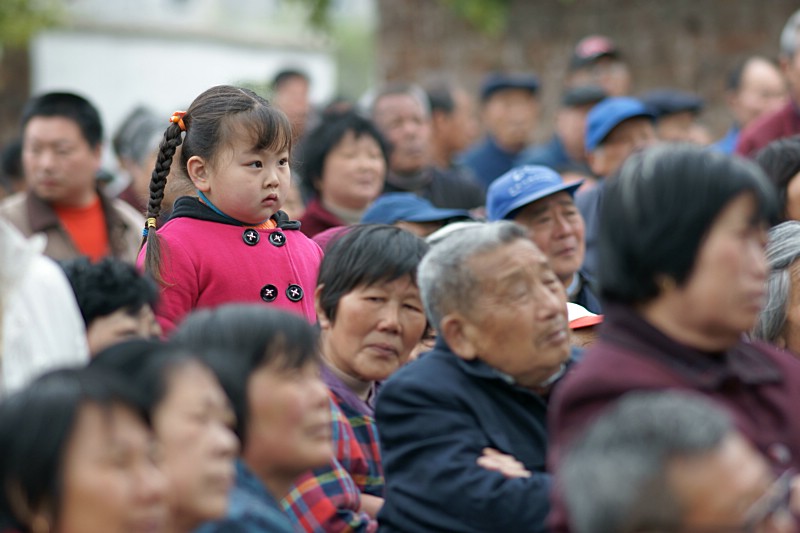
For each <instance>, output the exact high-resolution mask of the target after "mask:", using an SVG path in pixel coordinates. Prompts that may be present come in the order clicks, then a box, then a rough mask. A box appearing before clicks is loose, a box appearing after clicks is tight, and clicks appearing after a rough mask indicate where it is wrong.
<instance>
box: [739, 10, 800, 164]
mask: <svg viewBox="0 0 800 533" xmlns="http://www.w3.org/2000/svg"><path fill="white" fill-rule="evenodd" d="M780 65H781V71H783V75H784V76H785V77H786V82H787V85H788V88H789V99H788V100H787V101H786V102H785V103H784V104H783V105H782V106H781V107H780V108H779V109H778V110H777V111H773V112H771V113H766V114H764V115H762V116H760V117H759V118H758V119H756V120H754V121H753V122H752V123H751V124H750V125H749V126H747V127H746V128H745V129H743V130H742V133H741V135H739V139H738V141H737V142H736V153H737V154H740V155H744V156H749V157H752V156H753V155H755V153H756V152H758V151H759V150H760V149H761V148H763V147H765V146H766V145H768V144H769V143H770V142H772V141H774V140H775V139H780V138H782V137H789V136H792V135H797V134H798V133H800V107H798V106H800V10H798V11H796V12H795V13H794V15H792V16H791V17H789V20H788V21H787V22H786V25H785V26H784V27H783V31H782V32H781V51H780Z"/></svg>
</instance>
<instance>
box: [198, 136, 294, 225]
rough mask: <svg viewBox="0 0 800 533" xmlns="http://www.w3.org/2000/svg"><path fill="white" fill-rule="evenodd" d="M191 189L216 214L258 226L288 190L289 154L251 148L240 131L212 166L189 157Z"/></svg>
mask: <svg viewBox="0 0 800 533" xmlns="http://www.w3.org/2000/svg"><path fill="white" fill-rule="evenodd" d="M187 167H188V171H189V176H190V177H191V178H192V182H193V183H194V185H195V187H197V189H199V190H200V191H202V192H203V193H204V194H205V195H206V197H207V198H208V199H209V200H210V201H211V203H213V204H214V205H215V206H216V207H217V208H218V209H219V210H220V211H222V212H223V213H225V214H226V215H228V216H230V217H233V218H235V219H236V220H239V221H241V222H244V223H246V224H260V223H261V222H264V221H265V220H267V219H268V218H269V217H271V216H272V215H274V214H275V213H276V212H277V211H278V209H280V208H281V206H282V205H283V202H285V201H286V197H287V196H288V195H289V189H290V187H291V179H292V175H291V171H290V169H289V151H288V150H285V151H282V152H272V151H270V150H267V149H257V148H254V147H253V142H252V139H250V138H249V136H248V135H246V134H244V133H243V132H239V133H236V134H234V135H233V139H232V143H231V145H230V147H229V148H227V149H225V150H223V153H222V154H220V157H219V160H218V161H215V162H214V164H213V165H212V164H210V162H208V161H204V160H203V159H202V158H200V157H198V156H192V157H191V158H190V159H189V161H188V163H187Z"/></svg>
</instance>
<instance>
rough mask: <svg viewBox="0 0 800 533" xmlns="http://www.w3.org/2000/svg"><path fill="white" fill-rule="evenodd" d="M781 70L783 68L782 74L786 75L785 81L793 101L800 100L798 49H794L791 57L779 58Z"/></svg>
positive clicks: (799, 56) (799, 55)
mask: <svg viewBox="0 0 800 533" xmlns="http://www.w3.org/2000/svg"><path fill="white" fill-rule="evenodd" d="M781 70H783V75H784V76H786V82H787V83H788V85H789V95H790V96H791V97H792V99H793V100H794V101H795V102H798V101H800V53H798V50H795V53H794V55H793V56H792V57H784V58H782V59H781Z"/></svg>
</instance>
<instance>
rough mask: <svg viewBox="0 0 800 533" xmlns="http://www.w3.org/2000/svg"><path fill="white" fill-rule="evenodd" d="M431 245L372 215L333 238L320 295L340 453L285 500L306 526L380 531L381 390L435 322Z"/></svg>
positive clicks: (323, 346) (325, 357) (325, 372)
mask: <svg viewBox="0 0 800 533" xmlns="http://www.w3.org/2000/svg"><path fill="white" fill-rule="evenodd" d="M426 250H427V245H426V244H425V242H424V241H423V240H422V239H420V238H418V237H416V236H414V235H412V234H411V233H409V232H407V231H405V230H402V229H400V228H396V227H393V226H383V225H366V226H356V227H354V228H353V229H350V230H349V231H348V232H347V233H345V234H344V236H342V237H340V238H339V239H338V240H336V241H333V242H332V243H331V245H330V247H329V248H328V250H327V252H326V254H325V258H324V259H323V261H322V265H321V266H320V271H319V278H318V285H317V290H316V293H315V295H314V296H315V302H316V308H317V316H318V317H319V325H320V329H321V334H320V349H321V353H322V361H323V367H322V377H323V379H324V380H325V383H326V384H327V385H328V388H329V389H330V393H331V397H332V398H333V407H334V410H333V418H334V425H333V435H334V452H335V453H334V459H333V461H332V462H331V463H330V464H329V465H328V466H326V467H324V468H320V469H317V470H314V471H313V472H312V473H309V474H306V475H304V476H303V477H301V478H300V479H299V480H298V481H297V483H296V484H295V486H294V487H293V489H292V491H291V492H290V494H289V496H288V497H287V498H286V499H285V500H284V505H285V506H286V507H287V508H288V510H289V514H290V516H291V517H292V519H293V521H294V522H295V526H296V527H297V528H298V529H300V530H305V531H350V530H355V531H371V530H374V529H375V527H376V525H377V524H376V522H375V521H374V519H375V516H376V515H377V512H378V510H379V509H380V507H381V506H382V504H383V491H384V480H383V467H382V464H381V455H380V441H379V438H378V430H377V426H376V424H375V416H374V406H375V396H376V392H377V390H378V387H379V384H380V382H382V381H383V380H385V379H386V378H388V377H389V376H390V375H391V374H393V373H394V372H395V371H396V370H398V369H399V368H400V367H401V366H402V365H403V364H405V363H406V361H408V358H409V356H410V354H411V352H412V350H413V349H414V348H415V346H416V345H417V343H419V342H420V340H421V339H422V336H423V334H424V332H425V326H426V324H427V321H426V319H425V313H424V310H423V306H422V300H421V298H420V293H419V289H418V288H417V281H416V272H417V265H418V264H419V262H420V260H421V259H422V256H423V255H424V254H425V252H426Z"/></svg>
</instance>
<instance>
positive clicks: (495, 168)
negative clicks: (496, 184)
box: [459, 135, 520, 190]
mask: <svg viewBox="0 0 800 533" xmlns="http://www.w3.org/2000/svg"><path fill="white" fill-rule="evenodd" d="M519 154H520V152H506V151H505V150H503V149H502V148H500V146H498V144H497V142H495V140H494V139H493V138H492V136H491V135H487V136H486V137H485V138H484V139H483V140H482V141H480V142H478V143H477V144H475V145H474V146H472V147H471V148H469V149H468V150H467V151H466V152H464V153H463V154H461V157H460V158H459V162H460V163H462V164H463V165H466V166H467V167H468V168H469V169H470V170H472V172H473V173H474V174H475V176H477V178H478V181H479V182H480V184H481V186H482V187H483V188H484V190H486V189H488V188H489V185H491V184H492V182H493V181H494V180H496V179H497V178H499V177H500V176H502V175H503V174H505V173H506V172H508V171H509V170H511V169H512V168H513V167H514V164H515V163H516V160H517V157H519Z"/></svg>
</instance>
